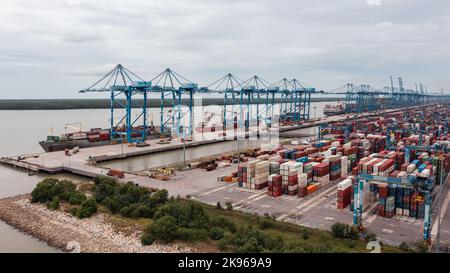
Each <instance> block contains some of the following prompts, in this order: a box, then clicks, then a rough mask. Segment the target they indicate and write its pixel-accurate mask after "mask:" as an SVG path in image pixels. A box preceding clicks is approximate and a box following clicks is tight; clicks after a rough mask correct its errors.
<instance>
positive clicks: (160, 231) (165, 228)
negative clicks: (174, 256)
mask: <svg viewBox="0 0 450 273" xmlns="http://www.w3.org/2000/svg"><path fill="white" fill-rule="evenodd" d="M145 234H146V235H147V236H151V238H153V239H154V240H158V241H162V242H164V243H169V242H172V241H173V240H175V239H176V238H177V222H176V220H175V218H174V217H172V216H169V215H166V216H164V217H161V218H159V219H157V220H155V221H154V222H153V223H151V224H150V225H149V226H148V228H147V231H146V233H145Z"/></svg>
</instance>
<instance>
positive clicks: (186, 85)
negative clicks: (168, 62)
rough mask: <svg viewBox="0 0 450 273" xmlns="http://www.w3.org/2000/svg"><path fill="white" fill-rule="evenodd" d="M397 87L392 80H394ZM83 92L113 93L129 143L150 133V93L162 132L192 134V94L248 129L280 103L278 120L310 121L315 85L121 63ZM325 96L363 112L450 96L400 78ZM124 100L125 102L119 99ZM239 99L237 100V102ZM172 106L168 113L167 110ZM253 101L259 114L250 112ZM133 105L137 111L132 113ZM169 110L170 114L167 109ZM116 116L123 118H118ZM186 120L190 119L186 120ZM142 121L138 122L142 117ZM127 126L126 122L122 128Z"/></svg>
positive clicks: (116, 130) (119, 132)
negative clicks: (156, 99)
mask: <svg viewBox="0 0 450 273" xmlns="http://www.w3.org/2000/svg"><path fill="white" fill-rule="evenodd" d="M392 85H393V84H392ZM79 92H81V93H90V92H107V93H109V94H110V101H111V104H110V106H111V109H110V111H111V113H110V115H111V116H110V127H111V129H110V130H111V140H120V141H124V140H126V141H127V142H130V143H131V142H143V141H144V140H145V139H146V138H147V137H149V134H150V131H149V126H148V124H147V119H148V106H147V99H148V94H159V95H160V111H161V116H160V128H159V134H160V135H169V134H170V133H176V135H178V136H182V137H183V138H185V137H190V136H192V135H193V132H194V124H193V123H194V94H195V93H217V94H222V95H223V98H224V99H223V117H222V119H223V130H224V132H225V131H226V130H227V129H229V126H230V124H233V126H234V128H236V127H238V128H240V129H244V130H246V131H247V130H249V128H250V127H251V125H252V124H253V123H254V124H256V127H258V128H259V126H260V125H262V124H264V125H266V126H267V127H269V128H270V126H271V125H272V122H273V118H274V114H275V113H274V105H275V103H276V102H279V110H280V111H279V113H277V114H278V115H279V120H280V123H281V124H285V123H291V124H292V123H293V124H299V123H301V122H303V121H305V120H309V119H310V105H311V94H314V93H317V91H316V89H315V88H313V87H309V86H307V85H306V84H304V83H302V82H300V81H298V80H297V79H292V80H288V79H286V78H284V79H282V80H280V81H278V82H276V83H273V84H271V83H270V82H268V81H266V80H264V79H262V78H261V77H258V76H253V77H251V78H250V79H248V80H241V79H240V78H238V77H236V76H235V75H233V74H231V73H229V74H227V75H225V76H223V77H221V78H220V79H218V80H217V81H215V82H213V83H212V84H210V85H208V86H206V87H201V88H199V87H198V84H196V83H193V82H192V81H190V80H188V79H186V78H185V77H183V76H181V75H180V74H178V73H176V72H175V71H173V70H171V69H169V68H168V69H166V70H164V71H163V72H161V73H160V74H158V75H157V76H156V77H154V78H153V79H151V80H150V81H146V80H144V79H143V78H141V77H139V76H137V75H136V74H135V73H133V72H131V71H130V70H128V69H127V68H125V67H124V66H123V65H121V64H119V65H117V66H116V67H114V69H112V70H111V71H110V72H109V73H107V74H106V75H105V76H104V77H102V78H101V79H100V80H98V81H97V82H95V83H94V84H93V85H91V86H90V87H88V88H86V89H83V90H81V91H79ZM321 93H324V94H342V95H345V112H346V113H361V112H364V111H376V110H379V109H386V108H397V107H402V106H409V105H420V104H425V103H431V102H433V101H436V100H438V99H439V100H442V99H443V98H445V99H447V100H448V99H449V97H448V96H442V95H431V94H425V93H424V92H423V91H422V92H410V90H405V89H404V88H403V83H402V80H401V79H400V87H399V89H394V88H393V86H392V87H391V88H390V89H389V90H388V89H385V90H375V89H373V88H371V87H370V86H368V85H361V86H360V87H356V86H355V85H353V84H347V85H345V86H343V87H340V88H337V89H335V90H332V91H330V92H321ZM136 96H142V97H143V103H142V104H141V105H140V104H137V100H134V99H133V98H136ZM182 96H184V97H188V103H187V105H185V106H183V105H182ZM119 97H124V98H125V104H124V103H122V101H121V100H119V99H118V98H119ZM236 101H238V102H239V104H236ZM167 105H169V111H165V110H166V108H167ZM253 105H255V107H256V112H255V111H253V110H252V106H253ZM117 106H118V107H119V108H123V109H124V110H125V114H123V115H122V114H117V113H116V112H115V108H116V107H117ZM132 109H134V111H138V113H137V115H136V116H134V118H133V115H132ZM136 109H139V110H136ZM166 112H168V114H167V113H166ZM116 115H118V116H119V118H118V120H119V121H118V122H115V120H117V119H115V118H116V117H115V116H116ZM186 118H187V122H186ZM139 120H142V124H141V125H138V124H137V123H138V121H139ZM122 124H124V126H122Z"/></svg>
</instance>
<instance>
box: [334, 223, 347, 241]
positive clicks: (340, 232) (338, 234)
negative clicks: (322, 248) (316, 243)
mask: <svg viewBox="0 0 450 273" xmlns="http://www.w3.org/2000/svg"><path fill="white" fill-rule="evenodd" d="M345 231H346V227H345V224H342V223H334V224H333V225H332V226H331V233H332V234H333V237H335V238H345Z"/></svg>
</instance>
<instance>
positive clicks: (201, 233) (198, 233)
mask: <svg viewBox="0 0 450 273" xmlns="http://www.w3.org/2000/svg"><path fill="white" fill-rule="evenodd" d="M177 238H178V239H180V240H182V241H196V240H204V239H206V238H208V232H207V231H206V230H203V229H191V228H184V227H180V228H178V230H177Z"/></svg>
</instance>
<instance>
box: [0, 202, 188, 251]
mask: <svg viewBox="0 0 450 273" xmlns="http://www.w3.org/2000/svg"><path fill="white" fill-rule="evenodd" d="M0 220H1V221H3V222H5V223H6V224H7V225H9V226H11V227H13V228H14V229H16V230H18V231H20V232H23V233H25V234H27V235H30V236H32V237H34V238H37V239H39V240H40V241H43V242H45V243H47V244H48V245H49V246H51V247H54V248H57V249H60V250H62V251H63V252H71V251H72V250H71V249H67V246H68V244H69V243H71V242H78V243H79V245H80V252H82V253H188V252H194V250H193V249H191V248H190V247H186V246H182V245H181V244H171V245H160V244H153V245H150V246H143V245H142V244H141V242H140V235H141V232H140V231H134V232H133V233H131V234H124V233H123V232H121V231H119V230H116V228H115V227H114V226H113V225H112V224H111V223H109V222H108V220H107V216H106V215H104V214H102V213H98V214H96V215H94V216H92V217H90V218H87V219H82V220H80V219H77V218H75V217H73V216H72V215H70V214H69V213H66V212H63V211H60V210H58V211H52V210H48V209H47V208H46V207H45V206H44V205H42V204H32V203H30V194H24V195H18V196H13V197H7V198H3V199H0Z"/></svg>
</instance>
